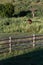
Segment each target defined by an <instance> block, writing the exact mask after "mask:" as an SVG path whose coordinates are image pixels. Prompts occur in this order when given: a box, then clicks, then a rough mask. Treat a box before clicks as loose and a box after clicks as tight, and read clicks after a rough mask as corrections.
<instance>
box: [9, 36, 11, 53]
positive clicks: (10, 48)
mask: <svg viewBox="0 0 43 65" xmlns="http://www.w3.org/2000/svg"><path fill="white" fill-rule="evenodd" d="M9 53H11V37H9Z"/></svg>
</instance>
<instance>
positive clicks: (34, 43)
mask: <svg viewBox="0 0 43 65" xmlns="http://www.w3.org/2000/svg"><path fill="white" fill-rule="evenodd" d="M34 47H35V34H33V48H34Z"/></svg>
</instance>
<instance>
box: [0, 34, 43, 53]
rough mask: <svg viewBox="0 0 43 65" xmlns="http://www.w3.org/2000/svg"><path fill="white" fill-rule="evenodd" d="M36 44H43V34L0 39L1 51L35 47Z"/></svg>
mask: <svg viewBox="0 0 43 65" xmlns="http://www.w3.org/2000/svg"><path fill="white" fill-rule="evenodd" d="M36 46H43V34H42V35H35V34H33V35H31V36H22V37H21V36H19V37H7V38H2V39H0V53H5V52H9V53H11V52H12V51H14V50H23V49H28V48H35V47H36Z"/></svg>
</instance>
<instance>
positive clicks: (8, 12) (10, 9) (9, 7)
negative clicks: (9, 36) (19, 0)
mask: <svg viewBox="0 0 43 65" xmlns="http://www.w3.org/2000/svg"><path fill="white" fill-rule="evenodd" d="M13 13H14V6H13V4H11V3H6V5H5V15H6V16H7V17H12V16H13Z"/></svg>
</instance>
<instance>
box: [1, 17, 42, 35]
mask: <svg viewBox="0 0 43 65" xmlns="http://www.w3.org/2000/svg"><path fill="white" fill-rule="evenodd" d="M28 19H29V18H28V17H26V16H25V17H18V18H4V19H0V33H17V32H18V33H28V34H34V33H35V34H43V17H41V18H40V17H34V18H31V20H32V23H31V24H29V22H28Z"/></svg>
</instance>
